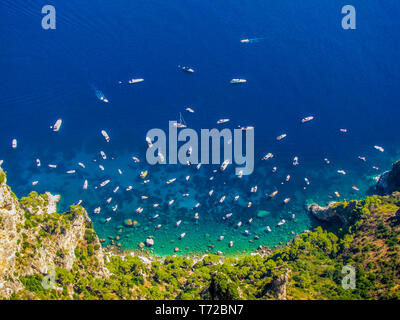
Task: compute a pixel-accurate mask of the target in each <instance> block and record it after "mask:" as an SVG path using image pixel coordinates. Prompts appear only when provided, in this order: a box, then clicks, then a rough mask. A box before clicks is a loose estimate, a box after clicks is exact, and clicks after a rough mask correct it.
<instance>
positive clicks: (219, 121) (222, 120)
mask: <svg viewBox="0 0 400 320" xmlns="http://www.w3.org/2000/svg"><path fill="white" fill-rule="evenodd" d="M229 120H230V119H219V120H218V121H217V124H221V123H225V122H228V121H229Z"/></svg>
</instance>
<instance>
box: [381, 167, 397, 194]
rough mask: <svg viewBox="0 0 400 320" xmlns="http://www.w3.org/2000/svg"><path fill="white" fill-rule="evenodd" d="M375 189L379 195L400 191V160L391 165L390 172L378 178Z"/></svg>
mask: <svg viewBox="0 0 400 320" xmlns="http://www.w3.org/2000/svg"><path fill="white" fill-rule="evenodd" d="M376 189H377V191H378V192H379V193H381V194H390V193H392V192H394V191H400V160H399V161H396V162H395V163H393V166H392V170H390V171H386V172H384V173H383V174H382V175H381V176H380V177H379V179H378V183H377V185H376Z"/></svg>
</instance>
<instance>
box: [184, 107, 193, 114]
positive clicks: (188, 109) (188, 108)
mask: <svg viewBox="0 0 400 320" xmlns="http://www.w3.org/2000/svg"><path fill="white" fill-rule="evenodd" d="M186 111H189V112H191V113H194V110H193V109H192V108H190V107H187V108H186Z"/></svg>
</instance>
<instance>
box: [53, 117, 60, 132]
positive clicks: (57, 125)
mask: <svg viewBox="0 0 400 320" xmlns="http://www.w3.org/2000/svg"><path fill="white" fill-rule="evenodd" d="M61 124H62V120H61V119H58V120H57V121H56V123H55V124H54V126H53V127H50V128H52V129H53V131H54V132H57V131H59V130H60V128H61Z"/></svg>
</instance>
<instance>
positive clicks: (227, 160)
mask: <svg viewBox="0 0 400 320" xmlns="http://www.w3.org/2000/svg"><path fill="white" fill-rule="evenodd" d="M228 164H229V159H226V160H224V162H223V163H222V165H221V168H220V169H221V171H224V170H225V169H226V168H227V167H228Z"/></svg>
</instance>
